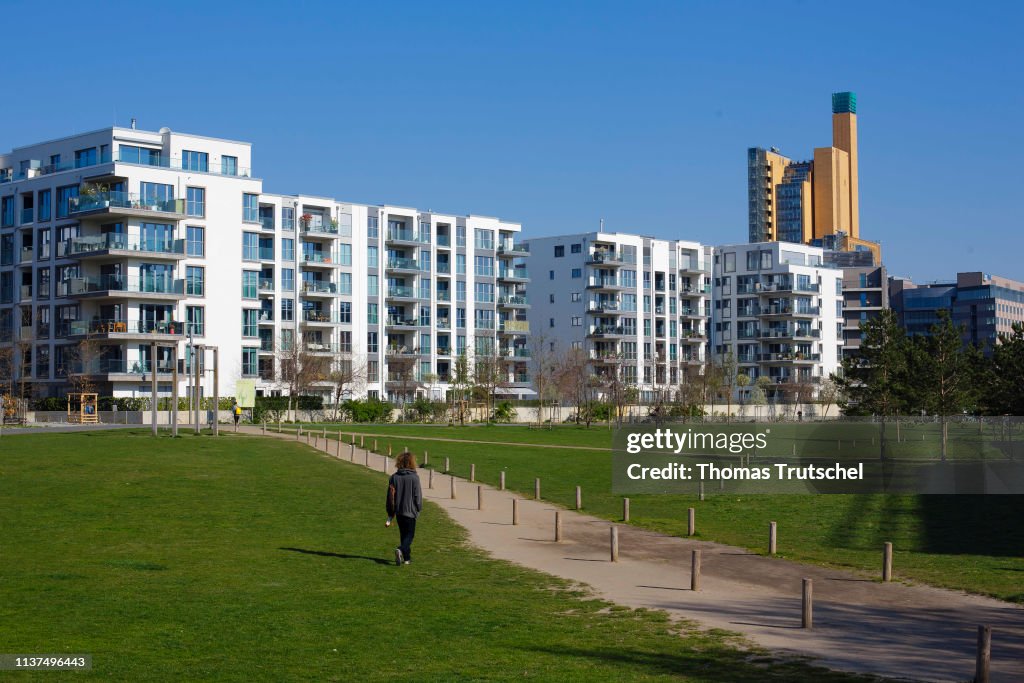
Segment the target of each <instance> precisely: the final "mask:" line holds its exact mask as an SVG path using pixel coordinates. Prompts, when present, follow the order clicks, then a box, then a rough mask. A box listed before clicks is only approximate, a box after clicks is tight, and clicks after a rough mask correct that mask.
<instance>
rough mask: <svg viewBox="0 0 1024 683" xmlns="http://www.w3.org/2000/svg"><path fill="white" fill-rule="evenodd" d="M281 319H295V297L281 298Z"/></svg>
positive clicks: (285, 320) (287, 320) (290, 320)
mask: <svg viewBox="0 0 1024 683" xmlns="http://www.w3.org/2000/svg"><path fill="white" fill-rule="evenodd" d="M281 320H282V321H284V322H292V321H293V320H295V299H281Z"/></svg>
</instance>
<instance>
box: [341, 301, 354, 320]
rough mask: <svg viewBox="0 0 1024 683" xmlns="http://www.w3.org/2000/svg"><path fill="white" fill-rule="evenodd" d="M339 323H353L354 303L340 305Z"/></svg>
mask: <svg viewBox="0 0 1024 683" xmlns="http://www.w3.org/2000/svg"><path fill="white" fill-rule="evenodd" d="M338 322H339V323H351V322H352V302H351V301H342V302H341V303H339V304H338Z"/></svg>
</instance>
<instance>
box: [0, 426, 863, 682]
mask: <svg viewBox="0 0 1024 683" xmlns="http://www.w3.org/2000/svg"><path fill="white" fill-rule="evenodd" d="M0 448H2V450H0V506H2V509H3V510H4V516H3V535H2V539H3V540H2V545H0V555H2V558H3V562H2V563H0V622H2V623H3V624H4V625H5V628H4V629H3V634H2V635H0V640H2V647H0V650H2V651H4V652H8V653H17V652H23V653H90V654H92V655H93V671H92V672H91V674H85V673H81V672H76V673H74V674H68V673H63V674H62V673H51V674H46V676H47V680H72V679H74V680H77V679H78V678H82V677H85V678H92V679H96V680H104V681H137V680H168V681H171V680H173V681H179V680H190V681H194V680H218V681H222V680H237V681H251V680H337V681H352V680H360V681H362V680H385V679H387V680H415V681H458V680H467V681H468V680H518V679H524V678H525V679H534V680H553V681H600V680H616V681H620V680H621V681H632V680H644V681H646V680H687V681H691V680H692V681H739V682H743V681H748V682H751V683H753V682H755V681H779V682H782V681H794V680H814V681H846V680H858V679H854V678H852V677H848V676H844V675H838V674H829V673H825V672H822V671H821V670H818V669H812V668H810V667H808V666H806V665H804V664H800V663H779V662H772V661H771V660H769V659H767V658H766V657H764V656H761V655H757V654H754V655H753V656H752V653H751V652H750V651H746V650H743V649H737V647H736V645H735V642H734V641H733V640H732V639H731V638H729V637H728V636H726V635H724V634H721V633H717V632H716V633H710V634H709V633H700V632H695V631H692V630H690V629H688V628H684V627H680V626H676V625H673V624H671V623H669V622H668V621H667V619H666V617H665V615H664V614H663V613H659V612H649V611H633V610H628V609H622V608H615V607H610V606H609V605H607V604H605V603H602V602H600V601H597V600H593V599H589V598H587V597H586V596H585V595H584V594H583V593H582V592H581V591H580V590H579V589H578V588H575V587H573V586H571V585H569V584H566V583H565V582H562V581H559V580H556V579H553V578H551V577H548V576H545V575H542V574H539V573H537V572H533V571H528V570H524V569H520V568H517V567H515V566H512V565H509V564H506V563H503V562H497V561H493V560H489V559H487V558H485V557H484V556H483V555H482V554H481V553H479V552H477V551H475V550H473V549H471V548H469V547H467V545H466V544H465V541H464V536H463V534H462V532H461V530H460V529H459V528H458V527H457V526H455V525H454V524H453V523H452V522H450V520H449V519H448V518H447V517H446V516H445V515H444V513H443V512H442V511H440V509H438V508H436V507H434V506H431V505H428V507H427V510H426V512H425V514H424V516H423V517H422V522H421V525H420V528H419V530H418V535H417V536H418V538H417V543H416V556H415V560H416V561H415V563H414V564H413V565H410V566H408V567H401V568H399V567H395V566H393V565H392V564H391V563H390V562H389V559H390V551H391V549H392V548H393V547H394V544H395V543H396V538H397V534H396V533H395V531H394V530H393V529H392V530H385V529H384V527H383V520H384V515H383V510H382V508H383V505H382V503H383V498H384V496H383V485H384V481H385V480H384V475H383V474H380V473H373V472H368V471H366V470H364V469H362V468H360V467H357V466H353V465H349V464H346V463H341V462H337V461H334V460H331V459H328V458H326V457H324V456H322V455H320V454H317V453H314V452H313V451H312V450H311V449H308V448H306V447H304V446H302V445H300V444H296V443H293V442H283V441H275V440H271V439H258V438H253V437H243V436H232V435H226V436H222V437H221V438H219V439H214V438H212V437H208V436H204V437H195V436H191V435H188V436H183V437H180V438H178V439H171V438H169V437H166V436H164V437H161V438H159V439H156V440H154V439H153V438H152V437H150V436H147V435H146V434H145V433H144V432H140V431H134V432H125V431H109V432H93V433H88V434H63V435H61V434H48V433H41V434H32V435H24V436H10V435H5V436H4V437H3V441H2V444H0ZM548 455H552V454H551V453H548ZM554 457H556V458H557V457H558V456H554ZM488 474H489V475H490V474H493V472H489V473H488ZM524 480H525V479H524ZM517 481H519V480H517ZM9 675H10V676H11V677H12V678H14V679H19V678H29V677H33V676H34V675H33V674H29V673H22V674H20V675H19V674H9Z"/></svg>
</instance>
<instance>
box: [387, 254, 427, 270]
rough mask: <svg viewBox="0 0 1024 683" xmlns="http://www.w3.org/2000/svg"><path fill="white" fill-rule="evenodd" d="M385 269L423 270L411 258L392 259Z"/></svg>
mask: <svg viewBox="0 0 1024 683" xmlns="http://www.w3.org/2000/svg"><path fill="white" fill-rule="evenodd" d="M385 267H386V268H389V269H391V270H423V269H422V268H420V265H419V264H418V263H416V261H415V259H411V258H398V257H391V258H389V259H388V261H387V265H386V266H385Z"/></svg>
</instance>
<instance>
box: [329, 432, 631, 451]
mask: <svg viewBox="0 0 1024 683" xmlns="http://www.w3.org/2000/svg"><path fill="white" fill-rule="evenodd" d="M321 433H322V432H321ZM327 433H328V435H332V434H337V433H338V432H332V431H330V430H328V431H327ZM341 434H342V436H344V437H345V438H346V439H347V438H349V437H350V436H351V434H352V432H341ZM360 436H365V437H367V438H370V439H390V440H391V441H404V440H409V441H413V440H415V441H447V442H450V443H482V444H487V445H491V446H525V447H527V448H560V449H561V448H568V449H571V450H574V451H610V450H612V449H611V448H604V447H602V446H560V445H558V444H550V443H522V442H519V441H478V440H476V439H448V438H445V437H443V436H411V435H406V434H372V433H370V432H357V433H356V438H357V439H358V438H359V437H360Z"/></svg>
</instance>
